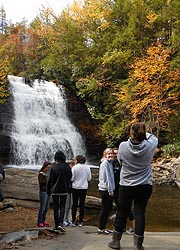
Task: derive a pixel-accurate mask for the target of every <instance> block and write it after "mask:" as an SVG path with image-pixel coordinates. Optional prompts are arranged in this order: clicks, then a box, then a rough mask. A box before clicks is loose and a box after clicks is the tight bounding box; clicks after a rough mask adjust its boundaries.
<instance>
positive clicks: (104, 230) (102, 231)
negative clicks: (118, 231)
mask: <svg viewBox="0 0 180 250" xmlns="http://www.w3.org/2000/svg"><path fill="white" fill-rule="evenodd" d="M97 233H98V234H105V235H108V234H110V232H109V230H106V229H103V230H101V229H98V232H97Z"/></svg>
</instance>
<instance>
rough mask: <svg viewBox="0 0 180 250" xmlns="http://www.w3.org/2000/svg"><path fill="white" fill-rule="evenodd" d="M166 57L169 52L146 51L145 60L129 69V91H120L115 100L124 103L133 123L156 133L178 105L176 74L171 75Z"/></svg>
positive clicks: (179, 79)
mask: <svg viewBox="0 0 180 250" xmlns="http://www.w3.org/2000/svg"><path fill="white" fill-rule="evenodd" d="M170 55H171V50H169V49H164V48H163V47H162V45H161V44H157V45H155V46H151V47H149V48H148V49H147V54H146V56H144V57H142V58H137V59H136V60H135V62H134V63H133V65H131V71H130V73H129V82H131V86H130V87H131V88H125V87H123V88H122V89H121V93H120V94H118V100H119V101H126V102H127V105H126V107H127V109H128V110H129V111H130V114H131V116H132V119H133V120H134V121H135V120H144V121H146V122H149V123H150V124H151V126H152V127H154V128H157V124H158V128H157V129H160V127H161V128H164V127H165V126H167V123H168V119H169V117H170V116H171V115H172V114H173V113H174V110H176V108H175V107H177V106H178V105H179V97H178V86H177V85H178V84H179V82H180V70H177V71H171V68H170V62H169V58H170ZM175 88H176V91H174V89H175ZM128 99H129V100H128Z"/></svg>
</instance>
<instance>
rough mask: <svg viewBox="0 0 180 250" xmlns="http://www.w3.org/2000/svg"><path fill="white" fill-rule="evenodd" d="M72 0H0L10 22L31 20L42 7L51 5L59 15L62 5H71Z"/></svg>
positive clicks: (0, 5)
mask: <svg viewBox="0 0 180 250" xmlns="http://www.w3.org/2000/svg"><path fill="white" fill-rule="evenodd" d="M73 1H74V0H0V7H2V6H3V7H4V9H5V12H6V19H7V20H11V22H12V23H16V22H21V21H22V19H23V18H25V19H26V20H28V22H31V21H32V20H33V19H34V18H35V17H36V16H37V15H38V14H39V13H40V9H42V4H43V6H44V7H51V8H52V9H53V11H54V12H55V14H56V15H59V14H60V13H61V11H62V10H63V8H64V7H66V6H68V5H71V4H72V3H73Z"/></svg>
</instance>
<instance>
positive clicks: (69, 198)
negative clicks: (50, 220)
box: [64, 193, 72, 221]
mask: <svg viewBox="0 0 180 250" xmlns="http://www.w3.org/2000/svg"><path fill="white" fill-rule="evenodd" d="M71 208H72V193H69V194H68V195H67V198H66V206H65V213H64V221H69V213H70V210H71Z"/></svg>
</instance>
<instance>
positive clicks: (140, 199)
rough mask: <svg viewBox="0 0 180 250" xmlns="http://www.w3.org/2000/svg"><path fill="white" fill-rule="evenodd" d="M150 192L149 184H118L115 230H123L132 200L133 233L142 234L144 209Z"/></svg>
mask: <svg viewBox="0 0 180 250" xmlns="http://www.w3.org/2000/svg"><path fill="white" fill-rule="evenodd" d="M151 193H152V186H151V185H137V186H120V188H119V206H118V211H117V214H116V220H115V230H116V231H117V232H123V229H124V228H125V227H126V220H127V217H128V215H129V213H130V211H131V207H132V203H133V202H134V214H135V234H137V235H141V236H143V235H144V229H145V210H146V206H147V203H148V200H149V198H150V196H151Z"/></svg>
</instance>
